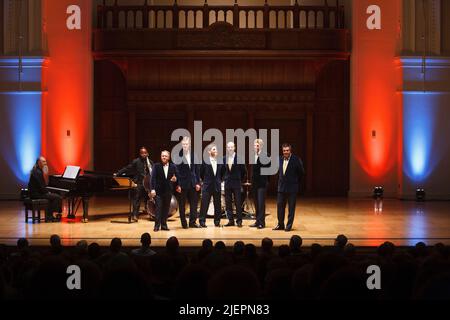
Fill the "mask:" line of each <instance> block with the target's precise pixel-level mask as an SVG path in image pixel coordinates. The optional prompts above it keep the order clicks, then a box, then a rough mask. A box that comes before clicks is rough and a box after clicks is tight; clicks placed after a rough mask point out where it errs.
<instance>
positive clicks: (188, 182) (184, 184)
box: [176, 150, 200, 189]
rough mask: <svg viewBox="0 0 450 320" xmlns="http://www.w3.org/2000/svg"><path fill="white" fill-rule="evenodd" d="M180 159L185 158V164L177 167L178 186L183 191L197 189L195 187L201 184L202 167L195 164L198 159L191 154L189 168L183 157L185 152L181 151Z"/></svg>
mask: <svg viewBox="0 0 450 320" xmlns="http://www.w3.org/2000/svg"><path fill="white" fill-rule="evenodd" d="M180 157H183V158H182V159H183V163H180V164H177V165H176V166H177V169H178V174H179V179H178V184H179V185H180V186H181V188H182V189H189V188H195V185H197V184H200V165H198V164H195V163H196V162H197V158H196V157H195V156H194V154H193V153H192V152H191V167H189V164H188V162H187V161H186V158H185V157H184V156H183V150H181V151H180Z"/></svg>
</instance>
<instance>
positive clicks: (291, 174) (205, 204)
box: [116, 137, 304, 231]
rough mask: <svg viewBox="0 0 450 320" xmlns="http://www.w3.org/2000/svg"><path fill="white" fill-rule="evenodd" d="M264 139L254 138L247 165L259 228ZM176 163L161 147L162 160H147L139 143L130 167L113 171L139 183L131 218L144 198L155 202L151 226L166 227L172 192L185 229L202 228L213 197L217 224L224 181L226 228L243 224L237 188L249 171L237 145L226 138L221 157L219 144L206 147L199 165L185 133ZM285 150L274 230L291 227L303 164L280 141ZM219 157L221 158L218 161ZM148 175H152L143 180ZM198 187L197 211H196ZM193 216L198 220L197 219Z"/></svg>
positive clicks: (265, 156) (262, 225)
mask: <svg viewBox="0 0 450 320" xmlns="http://www.w3.org/2000/svg"><path fill="white" fill-rule="evenodd" d="M263 143H264V142H263V140H261V139H256V140H255V141H254V151H255V159H254V161H253V163H252V164H251V166H250V168H251V173H252V174H251V186H252V194H253V199H254V203H255V210H256V222H255V223H254V224H252V225H250V227H255V228H258V229H263V228H265V226H266V223H265V215H266V210H265V201H266V191H267V186H268V183H269V176H268V175H264V174H263V173H262V172H261V169H262V168H264V167H269V166H270V157H269V155H268V154H266V153H264V152H263ZM181 144H182V150H181V151H180V157H181V159H182V161H181V163H180V164H174V163H172V162H171V161H170V152H169V151H167V150H164V151H162V152H161V161H160V162H158V163H155V164H153V162H152V161H150V159H149V154H148V150H147V149H146V148H145V147H141V148H140V150H139V157H138V158H137V159H134V160H133V161H132V162H131V163H130V164H129V165H128V166H126V167H124V168H123V169H121V170H119V171H118V172H117V174H116V175H118V176H120V175H124V174H126V175H130V176H132V179H133V181H134V183H135V184H136V185H137V187H136V192H135V196H134V200H133V212H132V219H133V220H135V221H137V219H138V213H139V208H140V204H141V201H142V200H147V199H148V197H150V198H151V199H153V200H154V201H155V204H156V213H155V226H154V231H159V230H169V228H168V227H167V218H168V214H169V210H170V202H171V199H172V195H174V194H175V195H176V197H177V199H178V205H179V214H180V220H181V225H182V227H183V228H184V229H187V228H206V227H207V226H206V215H207V211H208V208H209V205H210V202H211V198H212V199H213V206H214V225H215V226H216V227H219V226H220V220H221V214H222V212H221V211H222V210H221V191H222V187H221V184H222V182H224V189H225V210H226V215H227V218H228V223H227V224H225V226H226V227H229V226H237V227H239V228H241V227H242V200H243V199H242V193H241V187H242V184H243V183H244V181H245V178H246V176H247V169H246V166H245V165H244V164H243V163H244V162H243V161H242V159H239V158H238V156H237V154H236V150H235V144H234V143H233V142H228V143H227V152H226V155H225V156H224V158H223V159H218V150H217V146H216V145H214V144H210V145H209V146H208V147H207V151H208V154H209V157H208V158H207V159H205V160H204V161H202V163H201V164H198V163H199V161H198V159H197V157H196V155H195V154H194V153H193V152H191V143H190V138H189V137H184V138H183V140H182V142H181ZM282 152H283V155H282V156H281V157H280V159H279V161H280V162H279V172H278V190H277V191H278V196H277V218H278V224H277V226H276V227H275V228H274V230H286V231H291V230H292V227H293V223H294V216H295V205H296V199H297V193H298V191H299V184H300V181H301V179H302V177H303V175H304V168H303V163H302V161H301V159H300V158H299V157H297V156H296V155H294V154H293V153H292V147H291V145H290V144H287V143H285V144H283V145H282ZM219 160H220V161H219ZM146 177H151V179H150V181H147V182H146ZM200 192H201V195H202V196H201V203H200V213H199V214H198V212H197V207H198V201H199V197H200ZM233 198H234V204H235V208H236V221H235V219H234V216H233V208H232V206H233ZM186 202H189V206H190V215H189V223H188V221H187V220H186V209H185V207H186ZM286 204H287V205H288V220H287V223H286V224H285V211H286ZM197 218H198V221H199V224H197Z"/></svg>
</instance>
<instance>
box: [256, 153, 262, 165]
mask: <svg viewBox="0 0 450 320" xmlns="http://www.w3.org/2000/svg"><path fill="white" fill-rule="evenodd" d="M260 154H261V152H260V153H255V164H257V163H258V158H259V155H260Z"/></svg>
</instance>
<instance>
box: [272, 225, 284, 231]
mask: <svg viewBox="0 0 450 320" xmlns="http://www.w3.org/2000/svg"><path fill="white" fill-rule="evenodd" d="M272 230H284V226H280V225H277V226H276V227H275V228H273V229H272Z"/></svg>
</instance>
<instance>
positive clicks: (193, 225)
mask: <svg viewBox="0 0 450 320" xmlns="http://www.w3.org/2000/svg"><path fill="white" fill-rule="evenodd" d="M189 228H200V226H199V225H198V224H196V223H189Z"/></svg>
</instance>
